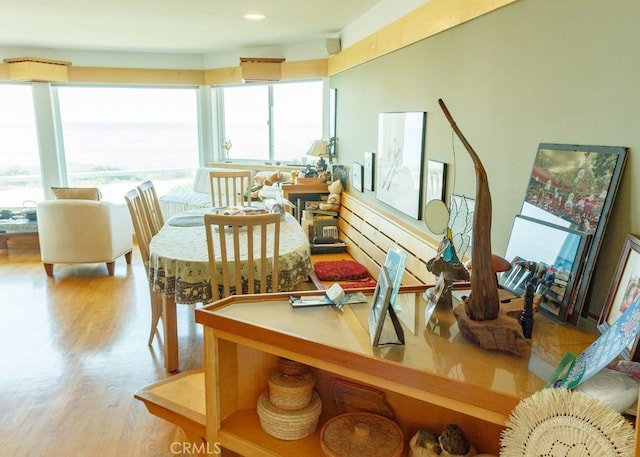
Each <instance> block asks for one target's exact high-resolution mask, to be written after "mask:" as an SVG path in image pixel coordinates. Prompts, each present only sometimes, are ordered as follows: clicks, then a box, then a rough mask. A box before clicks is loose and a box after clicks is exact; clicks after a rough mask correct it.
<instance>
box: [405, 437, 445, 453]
mask: <svg viewBox="0 0 640 457" xmlns="http://www.w3.org/2000/svg"><path fill="white" fill-rule="evenodd" d="M438 455H440V444H439V443H438V437H437V436H436V435H435V434H434V433H431V432H430V431H428V430H418V431H417V432H416V434H415V435H413V437H412V438H411V441H409V457H434V456H438Z"/></svg>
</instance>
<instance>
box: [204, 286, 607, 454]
mask: <svg viewBox="0 0 640 457" xmlns="http://www.w3.org/2000/svg"><path fill="white" fill-rule="evenodd" d="M407 290H408V289H406V288H405V289H403V290H402V292H401V293H403V294H408V293H410V294H413V295H414V297H415V298H416V299H417V300H418V302H417V303H419V309H418V310H417V314H418V315H422V316H424V302H423V300H422V298H421V297H422V292H423V291H418V292H416V291H415V290H416V288H415V287H413V288H411V289H410V291H407ZM313 294H317V291H310V292H308V293H307V292H302V293H297V294H296V295H313ZM368 309H369V305H368V304H367V303H362V304H354V305H347V306H345V307H344V310H343V311H342V312H340V311H338V310H337V309H336V308H334V307H328V306H323V307H313V308H306V309H294V308H292V307H291V306H290V305H289V301H288V294H269V295H253V296H252V295H245V296H232V297H228V298H226V299H223V300H220V301H218V302H216V303H212V304H210V305H208V306H205V307H203V308H200V309H197V310H196V321H197V322H198V323H200V324H203V325H204V344H205V373H206V375H205V393H206V417H207V426H206V434H207V441H208V442H209V443H217V444H219V445H220V446H222V447H223V448H225V449H229V450H230V451H233V452H236V453H238V454H240V455H244V456H299V455H305V456H308V457H316V456H318V457H319V456H321V455H322V451H321V448H320V437H319V431H320V427H321V426H322V424H323V423H324V422H326V421H327V420H328V419H329V418H331V417H333V416H335V415H336V414H337V409H336V405H335V403H334V401H333V395H332V383H333V381H334V380H336V379H341V380H347V381H351V382H354V383H357V384H361V385H364V386H369V387H373V388H376V389H380V390H382V391H383V392H384V393H385V395H386V398H387V400H388V402H389V404H390V405H391V406H392V407H393V409H394V411H395V417H396V421H397V422H398V423H399V425H400V427H401V428H402V430H403V432H404V436H405V449H406V443H407V442H408V440H409V438H410V437H411V436H412V435H413V434H414V433H415V432H416V431H417V430H418V429H421V428H425V429H429V430H431V431H433V432H434V433H440V432H441V431H442V430H443V428H444V427H445V426H446V425H448V424H452V423H455V424H458V425H460V426H461V427H462V428H463V430H464V431H465V434H466V435H467V437H468V438H469V439H470V441H471V442H472V443H474V445H475V446H476V448H477V449H478V451H481V452H485V453H494V454H496V455H497V454H498V453H499V440H500V433H501V431H502V430H503V428H504V423H505V420H506V419H507V417H508V415H509V414H510V412H511V411H512V410H513V408H514V407H515V406H516V405H517V403H518V402H519V401H520V400H521V399H523V398H525V397H527V396H529V395H531V394H533V393H534V392H536V391H538V390H540V389H542V388H543V386H544V383H545V380H546V379H547V378H546V377H544V376H546V373H547V372H548V371H549V370H552V369H553V368H555V366H556V365H557V363H558V362H559V361H560V359H561V357H562V356H563V355H564V353H566V352H573V353H579V352H580V351H582V350H583V349H584V348H585V347H587V346H588V345H589V344H590V343H591V342H592V341H593V340H594V339H595V338H596V335H594V334H592V333H589V332H586V331H582V330H580V329H578V328H576V327H572V326H568V325H564V324H560V323H557V322H554V321H551V320H549V319H546V318H545V317H544V316H542V315H539V314H538V315H536V322H535V327H534V337H533V340H532V341H531V347H530V350H529V352H528V353H527V354H526V355H525V356H515V355H513V354H510V353H503V352H496V351H485V350H483V349H481V348H479V347H478V346H476V345H475V344H473V343H470V342H468V341H467V340H465V339H464V337H463V336H462V335H461V334H460V333H459V331H458V328H457V323H456V321H455V318H454V317H453V313H452V312H451V311H450V310H436V312H435V313H434V315H433V316H432V318H431V319H430V321H429V324H428V326H425V325H424V319H423V321H422V322H421V325H420V326H419V327H418V331H417V332H416V333H415V334H413V333H411V332H410V331H407V330H405V339H406V344H405V345H404V346H384V347H377V348H373V347H371V345H370V340H369V334H368V325H367V315H368ZM279 357H285V358H288V359H292V360H295V361H298V362H301V363H304V364H307V365H309V366H310V367H311V368H312V372H313V374H314V376H315V378H316V385H315V389H316V391H317V392H318V393H319V394H320V396H321V398H322V399H323V412H322V415H321V417H320V424H319V427H318V430H317V431H316V432H315V433H314V434H313V435H311V436H309V437H307V438H304V439H301V440H295V441H283V440H279V439H276V438H273V437H271V436H270V435H268V434H267V433H265V432H264V431H263V430H262V429H261V427H260V422H259V418H258V415H257V412H256V404H257V401H258V398H259V397H260V395H261V394H262V393H263V392H264V391H265V390H266V389H267V379H268V377H269V374H270V373H271V372H272V371H273V370H275V368H276V365H277V362H278V358H279ZM536 373H538V374H537V375H536ZM541 376H542V377H541Z"/></svg>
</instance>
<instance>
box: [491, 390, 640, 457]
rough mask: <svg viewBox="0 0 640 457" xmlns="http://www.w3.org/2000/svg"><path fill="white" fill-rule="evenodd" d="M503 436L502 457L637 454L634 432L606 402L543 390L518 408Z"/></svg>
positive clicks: (571, 456) (525, 400) (570, 393)
mask: <svg viewBox="0 0 640 457" xmlns="http://www.w3.org/2000/svg"><path fill="white" fill-rule="evenodd" d="M506 425H507V428H506V429H505V430H504V432H503V434H502V440H501V447H502V449H501V452H500V455H501V456H502V457H515V456H518V457H533V456H536V457H538V456H545V457H573V456H583V455H584V456H590V455H593V456H596V455H597V456H607V457H616V456H620V457H622V456H625V457H629V456H631V455H633V445H634V433H635V432H634V430H633V427H632V426H631V424H630V423H629V421H628V420H626V419H625V418H624V417H623V416H622V415H621V414H620V413H618V412H616V411H614V410H613V409H612V408H611V407H610V406H609V405H607V404H605V403H604V402H602V401H601V400H598V399H596V398H593V397H590V396H589V395H586V394H584V393H582V392H575V391H574V392H572V391H569V390H567V389H555V388H553V389H543V390H541V391H539V392H536V393H535V394H533V395H532V396H530V397H528V398H526V399H524V400H522V401H521V402H520V403H518V405H517V406H516V407H515V409H514V410H513V412H512V413H511V415H510V416H509V419H508V420H507V423H506Z"/></svg>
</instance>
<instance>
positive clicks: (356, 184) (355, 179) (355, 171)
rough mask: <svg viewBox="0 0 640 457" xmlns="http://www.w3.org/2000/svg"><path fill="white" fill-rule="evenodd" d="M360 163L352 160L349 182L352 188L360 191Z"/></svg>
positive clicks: (361, 168)
mask: <svg viewBox="0 0 640 457" xmlns="http://www.w3.org/2000/svg"><path fill="white" fill-rule="evenodd" d="M362 170H363V167H362V164H361V163H358V162H353V163H352V164H351V183H352V184H353V188H354V189H355V190H358V191H360V192H362V183H363V181H362Z"/></svg>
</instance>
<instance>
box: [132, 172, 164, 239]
mask: <svg viewBox="0 0 640 457" xmlns="http://www.w3.org/2000/svg"><path fill="white" fill-rule="evenodd" d="M138 193H140V197H141V201H142V207H143V208H144V211H145V212H146V214H147V219H148V220H149V223H150V226H151V231H152V232H153V234H154V235H155V234H156V233H158V232H159V231H160V229H161V228H162V226H163V225H164V217H163V216H162V210H161V209H160V200H158V194H157V193H156V189H155V186H154V185H153V182H151V181H145V182H143V183H142V184H140V185H139V186H138Z"/></svg>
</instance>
